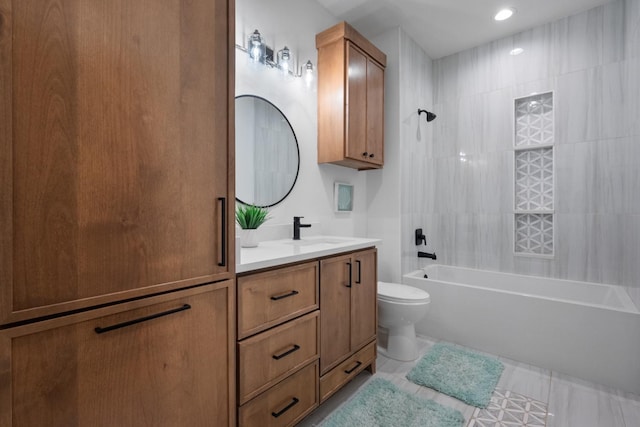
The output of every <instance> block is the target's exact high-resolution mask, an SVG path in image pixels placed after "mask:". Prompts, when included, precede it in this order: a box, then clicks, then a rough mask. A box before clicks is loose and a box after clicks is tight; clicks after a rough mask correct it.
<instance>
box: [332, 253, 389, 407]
mask: <svg viewBox="0 0 640 427" xmlns="http://www.w3.org/2000/svg"><path fill="white" fill-rule="evenodd" d="M376 272H377V266H376V250H375V249H369V250H365V251H360V252H355V253H353V254H349V255H343V256H336V257H332V258H327V259H323V260H322V261H320V278H321V279H320V301H321V305H320V313H321V322H320V350H321V351H320V375H321V378H320V398H321V401H324V400H326V398H327V397H329V396H330V395H331V394H333V393H334V392H335V391H336V390H337V389H338V388H339V387H341V386H342V385H344V383H346V382H347V381H349V380H350V379H351V378H353V377H354V376H355V375H357V374H358V373H359V372H360V371H361V370H363V369H364V368H365V367H367V366H370V369H371V370H372V371H374V370H375V355H376V349H375V343H376V331H377V323H378V322H377V273H376ZM371 344H372V345H371ZM365 347H370V348H368V349H366V350H365V351H364V352H363V353H361V354H358V353H359V352H361V351H362V350H363V349H364V348H365ZM354 356H355V357H354ZM345 362H346V364H345ZM336 378H339V379H336Z"/></svg>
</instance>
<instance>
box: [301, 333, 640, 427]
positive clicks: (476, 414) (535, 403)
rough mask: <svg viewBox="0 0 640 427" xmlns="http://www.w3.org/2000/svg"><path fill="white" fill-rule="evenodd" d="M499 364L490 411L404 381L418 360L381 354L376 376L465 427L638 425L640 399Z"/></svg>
mask: <svg viewBox="0 0 640 427" xmlns="http://www.w3.org/2000/svg"><path fill="white" fill-rule="evenodd" d="M418 343H419V347H420V353H421V355H422V354H425V353H426V352H427V351H428V350H429V348H431V346H432V345H433V344H434V343H435V341H434V340H430V339H428V338H422V337H419V338H418ZM499 359H500V360H501V361H502V362H503V363H504V365H505V369H504V372H503V373H502V376H501V377H500V381H499V382H498V386H497V388H496V393H494V396H493V398H492V400H493V403H492V405H491V406H490V407H489V408H487V410H488V412H483V411H482V410H477V408H474V407H473V406H469V405H467V404H465V403H462V402H461V401H459V400H457V399H454V398H453V397H450V396H447V395H445V394H442V393H438V392H436V391H435V390H432V389H429V388H426V387H421V386H419V385H417V384H414V383H412V382H410V381H409V380H407V379H406V378H405V376H406V375H407V373H408V372H409V370H411V368H413V366H414V365H415V364H416V362H417V361H414V362H398V361H396V360H392V359H389V358H387V357H385V356H384V355H382V354H379V355H378V359H377V361H376V364H377V372H376V374H375V376H376V377H380V378H385V379H387V380H389V381H391V382H392V383H394V384H395V385H397V386H398V387H400V388H401V389H403V390H405V391H408V392H410V393H416V394H417V395H419V396H422V397H424V398H426V399H432V400H435V401H436V402H438V403H440V404H442V405H445V406H449V407H451V408H455V409H457V410H459V411H460V412H462V415H463V416H464V417H465V420H467V424H466V426H467V427H484V426H492V427H503V426H504V427H506V426H509V427H512V426H527V427H538V426H546V427H639V426H640V396H637V395H633V394H629V393H624V392H621V391H619V390H612V389H609V388H606V387H603V386H600V385H597V384H593V383H589V382H586V381H583V380H579V379H577V378H573V377H569V376H566V375H563V374H559V373H557V372H554V371H550V370H548V369H542V368H537V367H535V366H531V365H527V364H524V363H520V362H517V361H514V360H510V359H506V358H502V357H499ZM371 378H372V376H371V375H370V374H369V373H368V372H363V373H361V374H360V375H358V376H357V377H356V378H354V380H353V381H351V382H350V383H349V384H347V385H346V386H345V387H344V388H343V389H342V390H340V391H339V392H338V393H336V394H335V395H334V396H332V397H331V398H330V399H329V400H327V401H326V402H325V403H323V404H322V406H320V407H319V408H318V409H316V410H315V412H313V413H312V414H310V415H309V416H308V417H307V418H306V419H305V420H303V421H302V422H301V423H300V424H298V425H299V426H301V427H311V426H316V425H318V424H319V423H321V422H322V420H324V419H325V418H326V417H327V416H328V415H329V414H330V413H331V412H333V411H335V410H336V409H337V408H339V407H340V405H342V404H343V403H344V402H346V401H347V400H348V399H349V398H350V397H351V396H353V395H354V394H355V393H356V392H357V391H358V390H359V389H360V388H361V387H362V386H364V385H365V384H366V383H367V382H368V381H369V380H370V379H371ZM494 404H495V406H494ZM503 406H504V407H503ZM487 410H485V411H487ZM545 410H546V411H547V416H546V420H545V419H544V418H542V415H541V414H542V413H543V412H545ZM501 413H502V415H501ZM500 416H502V418H501V419H500V420H499V421H497V422H496V421H495V420H491V421H489V419H490V417H494V418H499V417H500ZM519 417H522V418H520V421H518V418H519ZM525 417H526V418H525ZM545 421H546V424H545ZM500 423H501V424H500ZM401 426H402V422H401V420H399V421H398V424H397V426H389V427H401ZM348 427H358V426H348Z"/></svg>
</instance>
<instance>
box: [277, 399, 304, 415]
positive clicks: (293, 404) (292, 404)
mask: <svg viewBox="0 0 640 427" xmlns="http://www.w3.org/2000/svg"><path fill="white" fill-rule="evenodd" d="M298 402H300V399H298V398H297V397H294V398H293V400H291V403H289V404H288V405H287V406H285V407H284V408H282V409H281V410H279V411H278V412H272V413H271V416H272V417H274V418H278V417H279V416H280V415H282V414H284V413H285V412H287V411H288V410H289V409H291V408H293V407H294V406H296V403H298Z"/></svg>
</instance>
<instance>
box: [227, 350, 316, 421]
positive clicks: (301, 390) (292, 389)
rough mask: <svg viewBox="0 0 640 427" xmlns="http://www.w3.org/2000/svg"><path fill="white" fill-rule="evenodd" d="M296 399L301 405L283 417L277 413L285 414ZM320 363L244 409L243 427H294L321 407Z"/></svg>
mask: <svg viewBox="0 0 640 427" xmlns="http://www.w3.org/2000/svg"><path fill="white" fill-rule="evenodd" d="M293 398H296V399H298V402H297V403H296V404H295V405H294V406H292V407H291V409H289V410H287V411H286V412H284V413H283V414H282V415H280V416H279V417H277V418H276V417H274V416H273V413H274V412H275V413H278V412H280V411H282V409H283V408H285V407H286V406H287V405H288V404H290V403H292V401H293ZM319 401H320V399H319V397H318V362H317V361H316V362H314V363H312V364H310V365H308V366H306V367H304V368H302V369H301V370H300V371H298V372H296V373H295V374H293V375H291V376H290V377H289V378H287V379H286V380H284V381H282V382H281V383H279V384H278V385H276V386H274V387H273V388H272V389H270V390H268V391H266V392H264V393H262V394H261V395H260V396H258V397H256V398H255V399H253V400H251V401H250V402H248V403H246V404H245V405H243V406H241V407H240V410H239V417H238V419H239V423H238V424H239V426H240V427H284V426H293V425H296V423H298V422H299V421H301V420H302V419H303V418H304V417H305V416H306V415H307V414H308V413H310V412H311V411H312V410H313V409H315V408H317V407H318V404H319Z"/></svg>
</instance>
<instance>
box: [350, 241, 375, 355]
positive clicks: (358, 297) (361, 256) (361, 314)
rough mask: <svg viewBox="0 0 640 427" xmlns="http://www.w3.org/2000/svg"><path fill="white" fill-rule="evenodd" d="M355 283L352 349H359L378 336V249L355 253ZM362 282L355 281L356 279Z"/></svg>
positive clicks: (353, 291)
mask: <svg viewBox="0 0 640 427" xmlns="http://www.w3.org/2000/svg"><path fill="white" fill-rule="evenodd" d="M354 267H355V269H354V271H356V270H358V271H357V272H355V273H354V274H355V275H356V276H359V277H357V278H356V279H354V284H353V286H352V287H351V350H352V351H354V350H357V349H359V348H361V347H362V346H363V345H365V344H366V343H368V342H370V341H371V340H372V339H374V338H375V337H376V332H377V328H378V319H377V307H378V292H377V290H378V278H377V271H378V268H377V265H376V250H375V249H371V250H368V251H363V252H358V253H356V254H355V255H354ZM356 280H357V281H359V282H360V283H355V281H356Z"/></svg>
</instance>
